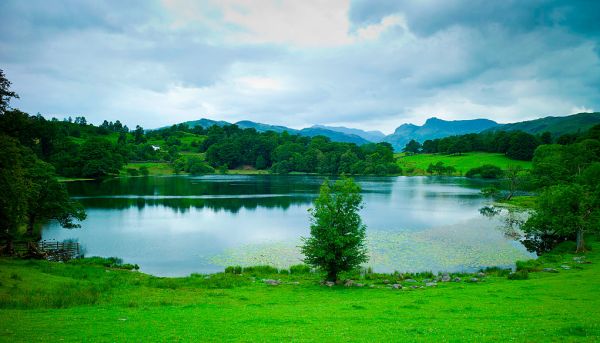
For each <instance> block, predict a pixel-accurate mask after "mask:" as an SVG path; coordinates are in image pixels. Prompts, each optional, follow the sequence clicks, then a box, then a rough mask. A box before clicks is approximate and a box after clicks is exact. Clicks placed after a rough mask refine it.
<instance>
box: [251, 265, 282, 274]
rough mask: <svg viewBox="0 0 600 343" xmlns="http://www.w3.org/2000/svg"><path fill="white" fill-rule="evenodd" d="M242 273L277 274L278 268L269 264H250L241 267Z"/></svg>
mask: <svg viewBox="0 0 600 343" xmlns="http://www.w3.org/2000/svg"><path fill="white" fill-rule="evenodd" d="M243 271H244V273H248V274H257V275H262V274H277V273H278V272H279V270H278V269H277V268H275V267H271V266H250V267H245V268H244V269H243Z"/></svg>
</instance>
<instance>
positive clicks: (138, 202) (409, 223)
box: [42, 175, 533, 276]
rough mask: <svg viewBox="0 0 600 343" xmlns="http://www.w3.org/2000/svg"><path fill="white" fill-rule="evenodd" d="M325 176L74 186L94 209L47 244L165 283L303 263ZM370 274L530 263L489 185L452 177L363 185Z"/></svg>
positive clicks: (53, 230) (51, 231)
mask: <svg viewBox="0 0 600 343" xmlns="http://www.w3.org/2000/svg"><path fill="white" fill-rule="evenodd" d="M323 180H324V178H323V177H318V176H270V175H269V176H243V175H207V176H198V177H193V176H165V177H136V178H116V179H108V180H104V181H81V182H79V181H78V182H69V183H67V187H68V189H69V192H70V194H71V196H72V197H74V198H75V199H77V200H78V201H80V202H81V203H82V204H83V205H84V206H85V208H86V211H87V214H88V218H87V219H86V220H85V221H83V222H82V223H81V228H79V229H73V230H67V229H63V228H61V227H60V226H59V225H58V224H57V223H55V222H50V223H49V224H48V225H46V226H45V227H44V229H43V233H42V237H43V239H44V240H49V241H54V240H58V241H63V240H68V239H72V240H76V241H78V242H80V243H81V245H82V247H83V249H84V251H85V254H86V256H103V257H110V256H116V257H120V258H122V259H123V261H124V262H126V263H136V264H138V265H139V266H140V269H141V271H143V272H145V273H149V274H153V275H159V276H185V275H189V274H190V273H211V272H219V271H223V269H224V268H225V267H226V266H228V265H257V264H270V265H275V266H278V267H288V266H290V265H293V264H298V263H301V259H302V256H301V255H300V254H299V249H298V246H299V245H300V244H301V237H303V236H307V235H308V234H309V215H308V212H307V210H308V208H310V207H311V204H312V201H313V200H314V199H315V198H316V196H317V194H318V190H319V186H320V184H321V183H322V182H323ZM356 181H357V182H358V183H359V184H360V185H361V187H362V189H363V199H364V209H363V210H362V217H363V221H364V223H365V224H366V225H367V233H368V247H369V251H370V261H369V263H368V265H369V266H371V267H373V269H374V270H375V271H380V272H392V271H394V270H398V271H401V272H403V271H425V270H431V271H434V272H437V271H462V270H464V271H474V270H477V269H479V268H480V267H484V266H511V265H512V264H513V263H514V261H515V260H517V259H526V258H530V257H532V256H533V255H532V254H530V253H528V252H527V251H526V250H525V249H524V247H523V246H522V245H521V244H520V243H518V242H516V241H513V240H511V239H509V238H506V237H505V235H504V234H503V232H502V230H500V229H499V228H498V226H499V219H498V218H495V219H488V218H485V217H483V216H482V215H480V213H479V211H478V210H479V208H481V207H482V206H484V205H485V204H486V203H487V202H489V201H488V200H486V199H484V198H483V197H482V196H481V195H480V192H479V190H480V188H481V187H482V186H484V185H485V183H484V181H477V180H470V179H465V178H452V177H359V178H356Z"/></svg>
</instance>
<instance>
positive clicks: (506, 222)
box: [479, 206, 575, 255]
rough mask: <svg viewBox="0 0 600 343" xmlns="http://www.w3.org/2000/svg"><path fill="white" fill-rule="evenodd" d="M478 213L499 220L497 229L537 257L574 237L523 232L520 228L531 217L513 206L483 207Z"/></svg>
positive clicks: (525, 211)
mask: <svg viewBox="0 0 600 343" xmlns="http://www.w3.org/2000/svg"><path fill="white" fill-rule="evenodd" d="M479 213H481V214H482V215H483V216H485V217H488V218H496V219H499V223H500V224H499V225H498V229H500V230H501V231H502V232H503V233H504V235H505V236H506V237H508V238H510V239H514V240H516V241H519V242H521V244H523V246H524V247H525V248H526V249H527V251H529V252H535V253H536V254H538V255H541V254H543V253H546V252H549V251H550V250H552V249H553V248H554V247H555V246H556V245H557V244H558V243H560V242H564V241H566V240H569V239H574V238H575V237H564V236H559V235H557V234H555V233H553V232H550V231H546V232H523V230H521V227H522V226H523V225H525V222H526V221H527V219H528V218H529V216H530V215H531V210H527V209H521V208H518V207H513V206H506V207H505V206H502V207H500V206H484V207H482V208H480V209H479Z"/></svg>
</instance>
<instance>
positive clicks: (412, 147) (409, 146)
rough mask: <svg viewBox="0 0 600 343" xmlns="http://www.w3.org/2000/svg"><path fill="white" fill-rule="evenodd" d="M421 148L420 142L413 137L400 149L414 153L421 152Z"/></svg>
mask: <svg viewBox="0 0 600 343" xmlns="http://www.w3.org/2000/svg"><path fill="white" fill-rule="evenodd" d="M421 148H422V146H421V143H419V142H417V141H416V140H414V139H411V140H410V142H408V143H406V146H405V147H404V148H403V149H402V151H403V152H405V153H408V154H411V155H414V154H418V153H419V152H421Z"/></svg>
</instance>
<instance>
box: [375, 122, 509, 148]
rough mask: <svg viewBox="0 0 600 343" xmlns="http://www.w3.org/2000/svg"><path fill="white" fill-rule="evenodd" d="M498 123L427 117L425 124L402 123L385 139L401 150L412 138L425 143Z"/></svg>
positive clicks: (479, 130) (484, 128) (476, 131)
mask: <svg viewBox="0 0 600 343" xmlns="http://www.w3.org/2000/svg"><path fill="white" fill-rule="evenodd" d="M498 125H499V124H498V123H496V122H495V121H493V120H489V119H472V120H451V121H448V120H443V119H438V118H435V117H434V118H429V119H427V121H426V122H425V124H423V126H418V125H414V124H403V125H400V126H399V127H398V128H397V129H396V131H394V133H392V134H391V135H388V136H386V137H385V138H384V139H383V141H385V142H388V143H390V144H392V146H393V147H394V150H396V151H400V150H402V148H404V146H405V145H406V143H408V142H410V140H411V139H414V140H416V141H418V142H421V143H423V142H424V141H426V140H428V139H435V138H442V137H447V136H453V135H463V134H467V133H478V132H481V131H484V130H486V129H490V128H493V127H496V126H498Z"/></svg>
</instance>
